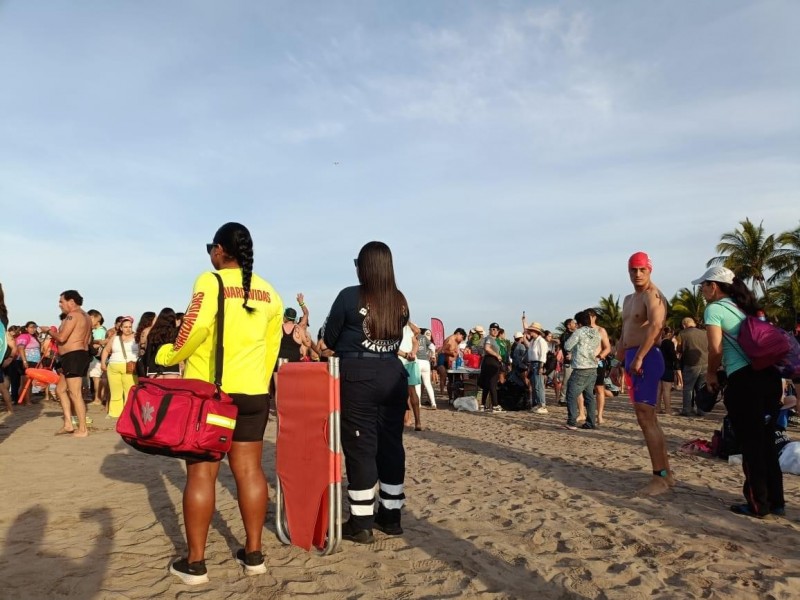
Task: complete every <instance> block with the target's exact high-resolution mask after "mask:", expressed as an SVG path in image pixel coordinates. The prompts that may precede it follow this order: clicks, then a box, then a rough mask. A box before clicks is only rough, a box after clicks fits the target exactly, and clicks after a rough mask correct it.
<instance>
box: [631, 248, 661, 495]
mask: <svg viewBox="0 0 800 600" xmlns="http://www.w3.org/2000/svg"><path fill="white" fill-rule="evenodd" d="M652 271H653V263H652V262H651V260H650V257H649V256H647V254H645V253H644V252H637V253H636V254H634V255H633V256H631V257H630V259H628V274H629V276H630V278H631V283H633V289H634V290H635V291H634V293H633V294H631V295H629V296H626V297H625V300H624V302H623V304H622V336H621V339H620V343H619V344H618V345H617V359H618V360H620V361H621V360H623V359H624V360H625V376H626V377H628V378H629V380H628V388H629V391H630V397H631V400H632V401H633V407H634V410H635V411H636V420H637V421H638V423H639V427H641V429H642V433H643V434H644V440H645V442H646V443H647V450H648V452H649V453H650V461H651V462H652V464H653V477H652V479H651V480H650V482H649V483H648V484H647V485H646V486H645V487H644V488H642V490H641V491H640V494H641V495H643V496H656V495H658V494H663V493H664V492H666V491H668V490H669V489H670V488H671V487H672V486H673V485H675V478H674V477H673V476H672V471H671V470H670V468H669V459H668V457H667V446H666V442H665V441H664V432H663V431H661V427H660V426H659V424H658V419H657V417H656V401H657V398H658V385H659V382H660V379H661V375H663V373H664V359H663V357H662V356H661V351H660V350H659V348H658V345H657V344H656V341H657V340H658V339H659V337H660V335H661V328H662V327H663V326H664V323H665V321H666V316H667V311H666V299H665V298H664V295H663V294H662V293H661V291H660V290H659V289H658V288H657V287H656V285H655V284H654V283H653V282H652V281H651V280H650V274H651V273H652Z"/></svg>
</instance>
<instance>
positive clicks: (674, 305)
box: [667, 287, 706, 329]
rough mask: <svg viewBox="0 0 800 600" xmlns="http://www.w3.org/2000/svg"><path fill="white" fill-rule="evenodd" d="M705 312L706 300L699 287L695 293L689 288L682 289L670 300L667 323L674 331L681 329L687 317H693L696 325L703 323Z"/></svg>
mask: <svg viewBox="0 0 800 600" xmlns="http://www.w3.org/2000/svg"><path fill="white" fill-rule="evenodd" d="M705 310H706V300H705V298H703V293H702V292H701V291H700V288H699V287H698V288H696V289H695V290H694V291H692V290H690V289H689V288H681V289H679V290H678V293H677V294H675V295H674V296H673V297H672V300H670V312H669V317H668V318H667V323H668V324H669V325H670V326H671V327H672V328H673V329H680V328H681V321H682V320H683V319H684V318H686V317H691V318H692V319H694V321H695V323H698V324H699V323H702V322H703V313H704V312H705Z"/></svg>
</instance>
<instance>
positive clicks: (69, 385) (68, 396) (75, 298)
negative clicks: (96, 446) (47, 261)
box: [50, 290, 92, 438]
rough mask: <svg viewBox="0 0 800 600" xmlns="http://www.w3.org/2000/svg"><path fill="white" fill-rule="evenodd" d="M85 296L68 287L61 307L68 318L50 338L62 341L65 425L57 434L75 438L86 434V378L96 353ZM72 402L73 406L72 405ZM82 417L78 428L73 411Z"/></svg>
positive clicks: (61, 385) (58, 393) (58, 390)
mask: <svg viewBox="0 0 800 600" xmlns="http://www.w3.org/2000/svg"><path fill="white" fill-rule="evenodd" d="M82 305H83V297H82V296H81V295H80V294H79V293H78V292H76V291H75V290H67V291H65V292H64V293H63V294H61V296H60V297H59V299H58V308H60V309H61V312H63V313H64V315H65V316H64V320H63V321H61V326H60V327H59V329H58V330H57V331H55V330H51V331H50V337H51V338H52V339H53V341H54V342H55V343H56V344H58V353H59V355H60V356H61V375H60V376H59V378H58V385H57V386H56V396H57V397H58V399H59V401H60V402H61V409H62V411H63V413H64V426H63V427H62V428H61V429H60V430H59V431H58V432H57V433H72V435H73V436H74V437H79V438H82V437H86V436H88V435H89V430H88V429H86V404H85V403H84V401H83V391H82V386H83V378H84V377H86V373H88V372H89V363H91V362H92V355H91V354H89V343H90V341H91V339H92V319H91V318H90V317H89V315H88V314H86V312H85V311H84V310H83V309H82V308H81V306H82ZM70 404H71V405H72V406H71V407H70ZM71 408H74V409H75V415H76V416H77V417H78V430H77V431H75V428H74V427H73V426H72V411H71Z"/></svg>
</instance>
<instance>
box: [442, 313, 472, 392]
mask: <svg viewBox="0 0 800 600" xmlns="http://www.w3.org/2000/svg"><path fill="white" fill-rule="evenodd" d="M465 339H467V332H466V331H464V330H463V329H462V328H461V327H459V328H458V329H456V330H455V331H454V332H453V335H451V336H450V337H448V338H447V339H446V340H445V341H444V344H442V350H441V354H442V355H443V356H444V365H442V366H441V367H436V368H437V370H439V369H441V370H439V381H440V382H442V381H445V380H446V381H447V396H448V399H449V400H450V401H451V402H452V401H453V400H454V398H453V380H454V379H455V375H451V374H449V373H448V372H447V370H448V369H452V368H453V367H454V366H455V361H456V357H458V346H459V344H461V342H463V341H464V340H465Z"/></svg>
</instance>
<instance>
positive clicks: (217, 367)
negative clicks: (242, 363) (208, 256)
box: [213, 273, 225, 390]
mask: <svg viewBox="0 0 800 600" xmlns="http://www.w3.org/2000/svg"><path fill="white" fill-rule="evenodd" d="M213 275H214V277H216V278H217V283H219V293H218V294H217V346H216V352H215V354H216V356H215V358H214V385H215V386H217V389H218V390H220V389H222V365H223V360H222V359H223V353H224V351H225V349H224V347H223V344H222V340H223V337H224V335H225V290H224V287H225V286H224V285H223V283H222V277H220V275H219V273H213Z"/></svg>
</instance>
